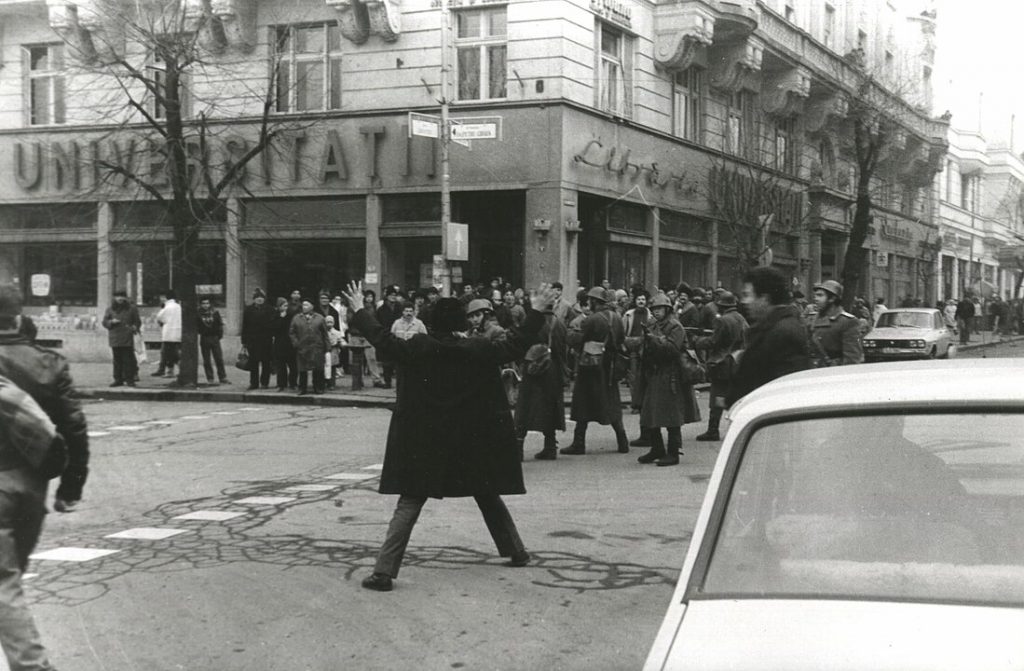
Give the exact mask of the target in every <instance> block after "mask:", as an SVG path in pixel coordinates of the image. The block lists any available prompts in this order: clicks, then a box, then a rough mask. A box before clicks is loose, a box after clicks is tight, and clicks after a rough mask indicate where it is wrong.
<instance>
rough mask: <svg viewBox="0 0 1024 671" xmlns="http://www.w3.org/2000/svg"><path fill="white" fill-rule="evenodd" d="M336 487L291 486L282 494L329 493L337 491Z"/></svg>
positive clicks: (283, 490)
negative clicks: (333, 490)
mask: <svg viewBox="0 0 1024 671" xmlns="http://www.w3.org/2000/svg"><path fill="white" fill-rule="evenodd" d="M337 488H338V485H292V486H291V487H285V488H284V489H282V490H281V491H282V492H329V491H331V490H332V489H337Z"/></svg>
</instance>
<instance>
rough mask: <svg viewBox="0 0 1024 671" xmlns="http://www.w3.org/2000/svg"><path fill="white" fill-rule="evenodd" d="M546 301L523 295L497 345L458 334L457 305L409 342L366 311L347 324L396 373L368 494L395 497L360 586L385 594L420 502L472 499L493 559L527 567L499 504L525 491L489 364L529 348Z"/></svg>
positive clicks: (444, 305) (443, 307)
mask: <svg viewBox="0 0 1024 671" xmlns="http://www.w3.org/2000/svg"><path fill="white" fill-rule="evenodd" d="M359 290H360V285H359V284H358V283H353V284H351V285H350V286H349V289H348V295H350V296H357V295H358V293H359ZM553 300H554V294H553V293H552V292H551V290H550V289H548V288H547V287H544V286H543V285H542V286H541V288H540V289H539V290H538V291H536V292H535V293H533V294H532V295H531V297H530V310H529V311H528V313H527V316H526V319H525V321H524V322H523V325H522V328H521V329H516V330H514V331H513V333H512V335H511V336H510V337H509V338H506V339H504V340H500V341H493V340H486V339H484V338H467V337H465V334H464V332H465V330H466V312H465V308H464V306H463V305H462V303H461V302H459V299H457V298H442V299H440V300H438V302H437V305H436V306H435V309H434V312H433V315H432V318H433V323H432V324H431V325H430V330H431V332H430V334H429V335H422V334H421V335H415V336H413V337H412V338H410V339H409V340H402V339H401V338H398V337H396V336H394V335H392V334H390V333H388V332H386V331H385V329H384V328H383V327H382V326H381V324H380V323H379V322H378V321H377V320H376V318H375V317H374V315H373V314H372V313H371V312H370V311H368V310H365V309H364V310H360V311H359V312H357V313H356V314H355V316H354V317H353V322H352V323H353V325H354V326H355V327H357V328H358V329H359V330H360V331H361V332H362V333H364V334H366V337H367V338H368V339H369V340H370V342H371V343H373V345H374V347H377V348H378V349H379V350H380V351H381V352H383V353H385V354H386V355H387V356H389V357H390V358H391V359H392V360H394V361H397V362H398V365H399V367H400V368H401V369H402V371H403V374H402V375H401V376H400V377H399V378H398V391H397V394H396V403H395V409H394V412H393V413H392V415H391V424H390V426H389V428H388V437H387V447H386V450H385V454H384V468H383V470H382V471H381V477H380V486H379V488H378V491H379V492H380V493H381V494H397V495H398V496H399V499H398V503H397V505H396V507H395V512H394V514H393V516H392V519H391V523H390V524H389V525H388V531H387V535H386V538H385V540H384V543H383V545H382V546H381V549H380V552H379V553H378V555H377V561H376V564H375V565H374V568H373V573H372V574H371V575H370V576H369V577H367V578H365V579H364V580H363V581H362V586H363V587H364V588H366V589H370V590H376V591H381V592H386V591H390V590H391V589H392V588H393V581H394V579H395V578H396V577H398V574H399V569H400V568H401V565H402V559H403V556H404V554H405V548H406V545H407V544H408V542H409V538H410V536H411V534H412V530H413V526H414V525H415V524H416V520H417V519H418V518H419V515H420V511H421V510H422V509H423V506H424V504H426V502H427V499H428V498H445V497H467V496H472V497H473V498H474V499H475V500H476V504H477V506H478V507H479V508H480V512H481V513H482V515H483V518H484V521H485V522H486V524H487V529H488V530H489V531H490V533H491V537H492V539H493V540H494V543H495V545H496V546H497V549H498V554H499V555H500V556H502V557H507V558H509V562H508V565H510V566H517V567H518V566H526V565H527V564H528V563H529V561H530V554H529V553H528V552H527V550H526V547H525V546H524V544H523V541H522V539H521V538H520V537H519V532H518V530H517V529H516V525H515V522H514V521H513V520H512V516H511V514H509V511H508V508H507V507H506V506H505V503H504V502H503V501H502V499H501V497H502V495H512V494H525V493H526V487H525V486H524V485H523V468H522V464H521V462H520V460H519V453H518V450H517V449H516V437H515V430H514V426H513V422H512V415H511V413H510V412H509V407H508V403H507V400H506V398H505V394H504V391H503V389H502V383H501V378H500V374H499V370H498V367H499V366H500V365H501V364H503V363H507V362H510V361H515V360H517V359H520V358H521V357H522V356H523V354H524V353H525V352H526V350H527V349H528V348H529V346H531V345H533V344H534V343H536V342H537V336H538V332H539V331H540V329H541V326H542V325H543V322H544V320H543V318H542V315H541V311H543V310H546V309H547V308H548V307H549V306H550V305H551V303H552V302H553Z"/></svg>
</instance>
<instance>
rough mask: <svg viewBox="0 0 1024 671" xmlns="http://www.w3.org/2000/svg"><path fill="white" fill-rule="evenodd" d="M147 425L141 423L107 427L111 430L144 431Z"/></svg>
mask: <svg viewBox="0 0 1024 671" xmlns="http://www.w3.org/2000/svg"><path fill="white" fill-rule="evenodd" d="M145 428H146V427H144V426H142V425H141V424H130V425H128V424H126V425H124V426H108V427H107V429H108V430H110V431H142V430H143V429H145Z"/></svg>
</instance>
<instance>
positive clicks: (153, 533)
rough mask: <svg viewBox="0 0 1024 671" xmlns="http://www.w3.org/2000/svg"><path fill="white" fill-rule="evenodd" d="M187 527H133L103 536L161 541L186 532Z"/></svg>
mask: <svg viewBox="0 0 1024 671" xmlns="http://www.w3.org/2000/svg"><path fill="white" fill-rule="evenodd" d="M188 532H189V530H188V529H157V528H155V527H137V528H135V529H126V530H125V531H118V532H117V533H116V534H110V535H109V536H104V538H129V539H133V540H140V541H161V540H163V539H165V538H170V537H171V536H177V535H178V534H187V533H188Z"/></svg>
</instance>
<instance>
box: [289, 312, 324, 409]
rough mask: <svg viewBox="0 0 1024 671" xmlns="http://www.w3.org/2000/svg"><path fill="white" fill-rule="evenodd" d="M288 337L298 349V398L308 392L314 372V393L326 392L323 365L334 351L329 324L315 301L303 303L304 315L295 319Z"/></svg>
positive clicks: (296, 356)
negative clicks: (310, 374) (314, 305)
mask: <svg viewBox="0 0 1024 671" xmlns="http://www.w3.org/2000/svg"><path fill="white" fill-rule="evenodd" d="M288 336H289V337H290V338H291V340H292V346H293V347H294V348H295V364H296V368H297V369H298V371H299V392H298V393H299V396H305V395H306V394H308V393H309V386H308V385H309V373H310V371H312V372H313V393H314V394H322V393H324V385H325V383H326V378H325V376H324V362H325V361H326V356H327V353H328V352H329V351H330V348H331V336H330V334H329V333H328V332H327V321H326V320H325V319H324V318H323V316H322V315H321V314H320V313H318V312H316V311H315V310H314V309H313V301H311V300H309V299H308V298H307V299H304V300H303V301H302V312H301V313H299V314H297V315H295V317H293V318H292V323H291V326H290V327H289V329H288Z"/></svg>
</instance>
